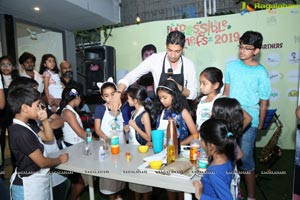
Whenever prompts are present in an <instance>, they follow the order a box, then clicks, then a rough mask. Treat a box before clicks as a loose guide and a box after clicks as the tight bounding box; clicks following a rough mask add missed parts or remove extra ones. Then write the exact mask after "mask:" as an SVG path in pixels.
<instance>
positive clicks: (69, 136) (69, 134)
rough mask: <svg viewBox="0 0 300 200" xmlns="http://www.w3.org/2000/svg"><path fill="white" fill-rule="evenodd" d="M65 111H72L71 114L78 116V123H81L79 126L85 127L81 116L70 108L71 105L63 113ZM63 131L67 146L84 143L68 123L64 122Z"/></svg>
mask: <svg viewBox="0 0 300 200" xmlns="http://www.w3.org/2000/svg"><path fill="white" fill-rule="evenodd" d="M65 109H67V110H70V111H71V112H73V113H74V114H75V116H76V120H77V122H78V123H79V125H80V126H81V127H83V126H82V121H81V119H80V116H79V115H78V113H77V112H76V111H75V110H74V108H72V106H70V105H66V107H65V108H64V109H63V111H64V110H65ZM62 131H63V139H64V142H65V144H66V146H70V145H73V144H77V143H80V142H82V141H83V139H82V138H81V137H79V136H78V135H77V134H76V132H75V131H74V130H73V129H72V127H71V126H70V125H69V123H68V122H64V126H63V128H62Z"/></svg>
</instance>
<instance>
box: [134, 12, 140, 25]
mask: <svg viewBox="0 0 300 200" xmlns="http://www.w3.org/2000/svg"><path fill="white" fill-rule="evenodd" d="M135 22H136V23H137V24H139V23H141V18H140V16H139V13H137V14H136V18H135Z"/></svg>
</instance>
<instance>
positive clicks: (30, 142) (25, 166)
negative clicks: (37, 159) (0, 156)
mask: <svg viewBox="0 0 300 200" xmlns="http://www.w3.org/2000/svg"><path fill="white" fill-rule="evenodd" d="M34 131H36V130H34ZM9 142H10V148H11V151H12V153H13V154H14V156H15V158H16V166H17V172H18V174H19V176H21V177H26V176H30V175H31V174H33V173H34V172H37V171H39V170H40V169H41V168H40V167H39V166H38V165H36V164H35V163H34V162H33V160H31V158H29V155H30V154H31V153H32V152H34V151H35V150H36V149H40V151H41V152H42V153H43V152H44V146H43V145H42V144H41V143H40V142H39V140H38V138H37V136H36V135H34V133H33V132H32V131H31V130H29V129H27V128H26V127H24V126H21V125H19V124H12V125H11V126H10V127H9ZM13 184H14V185H23V183H22V179H20V178H19V177H18V176H16V178H15V180H14V182H13Z"/></svg>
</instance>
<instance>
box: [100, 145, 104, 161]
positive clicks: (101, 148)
mask: <svg viewBox="0 0 300 200" xmlns="http://www.w3.org/2000/svg"><path fill="white" fill-rule="evenodd" d="M105 156H106V154H105V150H104V149H103V146H100V148H99V158H100V160H101V161H102V160H104V158H105Z"/></svg>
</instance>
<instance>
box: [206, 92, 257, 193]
mask: <svg viewBox="0 0 300 200" xmlns="http://www.w3.org/2000/svg"><path fill="white" fill-rule="evenodd" d="M211 118H215V119H222V120H225V121H226V122H227V128H228V131H230V132H232V133H233V134H234V135H235V136H236V139H237V141H236V142H235V148H234V154H235V160H240V159H241V158H242V157H243V153H242V151H241V149H240V147H239V145H238V143H239V141H240V138H241V136H242V134H243V131H244V130H245V128H246V127H248V126H249V124H250V122H251V120H252V118H251V116H250V115H249V114H248V113H247V112H245V111H244V110H243V109H242V107H241V105H240V103H239V102H238V101H237V100H236V99H233V98H228V97H223V98H218V99H216V100H215V102H214V105H213V107H212V114H211ZM233 166H234V167H235V170H234V173H233V174H232V175H233V178H232V181H231V193H232V195H233V199H238V196H239V194H240V191H239V182H240V176H239V174H238V173H237V170H236V163H235V162H234V165H233Z"/></svg>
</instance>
